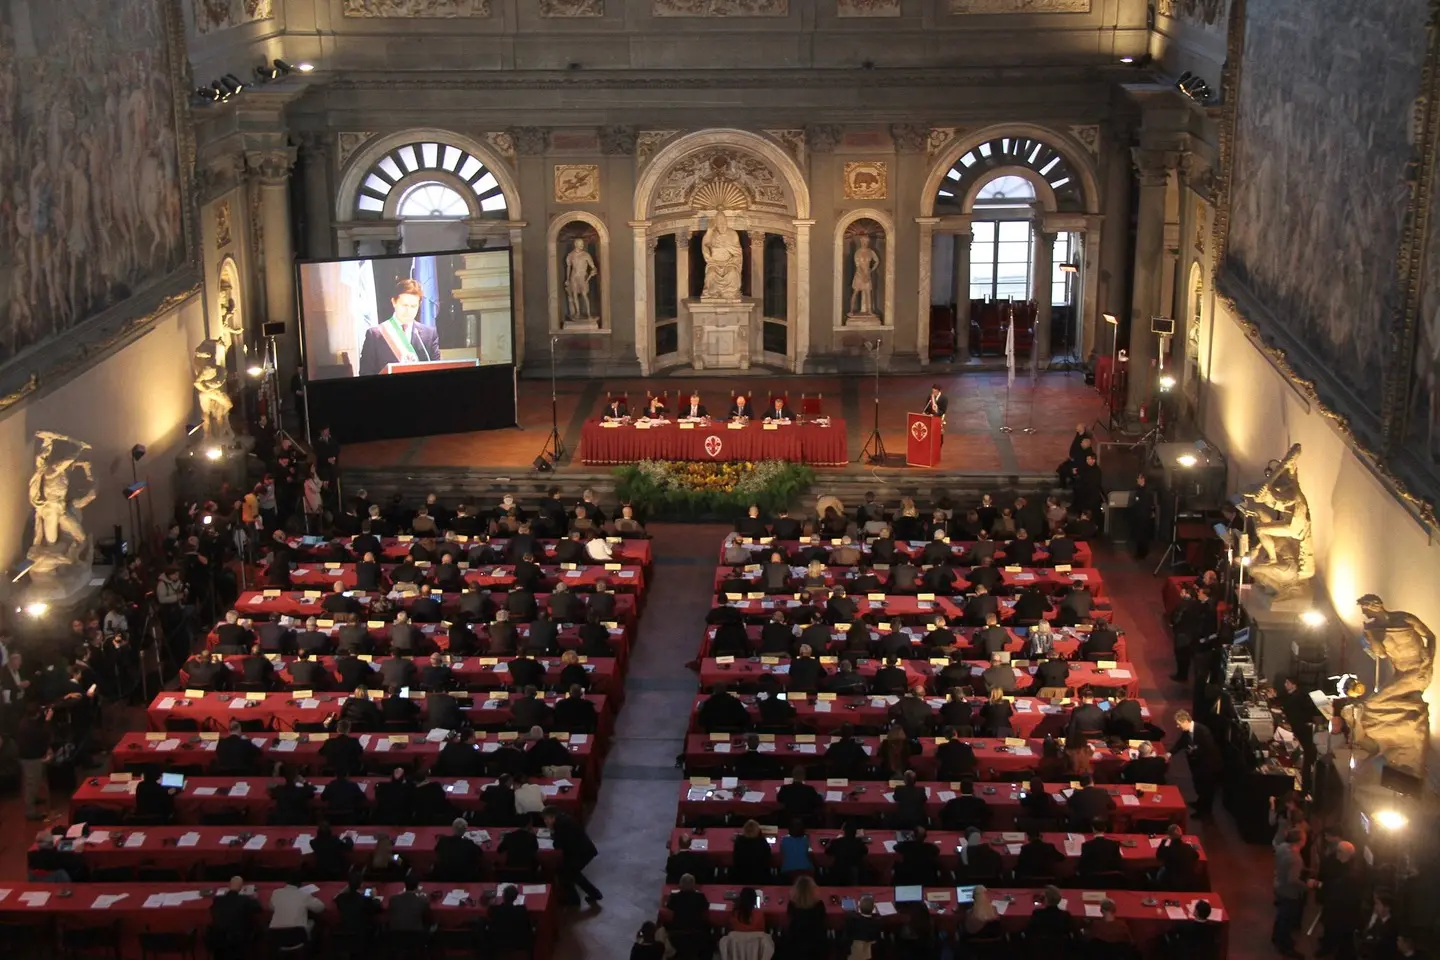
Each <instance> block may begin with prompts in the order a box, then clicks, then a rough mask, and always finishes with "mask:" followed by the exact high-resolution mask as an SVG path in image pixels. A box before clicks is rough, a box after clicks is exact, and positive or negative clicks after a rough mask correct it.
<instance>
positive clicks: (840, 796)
mask: <svg viewBox="0 0 1440 960" xmlns="http://www.w3.org/2000/svg"><path fill="white" fill-rule="evenodd" d="M844 799H845V794H844V793H842V792H840V791H839V790H826V791H825V802H826V803H839V802H840V801H841V800H844Z"/></svg>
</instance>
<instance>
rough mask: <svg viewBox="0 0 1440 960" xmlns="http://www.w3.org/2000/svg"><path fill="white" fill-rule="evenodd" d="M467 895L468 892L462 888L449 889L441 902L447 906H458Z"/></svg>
mask: <svg viewBox="0 0 1440 960" xmlns="http://www.w3.org/2000/svg"><path fill="white" fill-rule="evenodd" d="M467 896H468V894H467V893H466V892H465V891H464V890H450V891H448V892H447V893H446V894H445V899H444V900H443V901H441V902H442V904H443V905H444V906H447V907H458V906H460V904H461V903H463V902H464V900H465V898H466V897H467Z"/></svg>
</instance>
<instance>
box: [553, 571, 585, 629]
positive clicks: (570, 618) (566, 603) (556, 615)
mask: <svg viewBox="0 0 1440 960" xmlns="http://www.w3.org/2000/svg"><path fill="white" fill-rule="evenodd" d="M549 607H550V617H551V619H553V620H555V621H556V622H558V623H579V622H580V621H581V620H584V619H585V605H584V604H583V603H582V602H581V601H580V598H579V597H578V596H577V595H575V594H574V593H571V592H570V588H569V587H567V586H566V585H565V583H564V582H563V581H562V582H561V583H557V584H555V589H554V591H553V592H551V594H550V601H549Z"/></svg>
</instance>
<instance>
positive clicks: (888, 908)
mask: <svg viewBox="0 0 1440 960" xmlns="http://www.w3.org/2000/svg"><path fill="white" fill-rule="evenodd" d="M875 912H876V913H878V914H880V916H882V917H893V916H895V904H893V903H891V902H889V901H888V900H887V901H884V902H882V903H877V904H875Z"/></svg>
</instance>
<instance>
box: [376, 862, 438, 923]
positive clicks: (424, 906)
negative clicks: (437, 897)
mask: <svg viewBox="0 0 1440 960" xmlns="http://www.w3.org/2000/svg"><path fill="white" fill-rule="evenodd" d="M386 914H387V917H388V926H389V927H390V932H391V933H402V934H417V935H423V934H428V933H429V932H430V931H431V930H433V929H435V924H434V922H433V919H432V917H431V911H430V898H429V897H428V896H426V895H425V894H424V893H422V892H421V890H420V878H419V877H417V876H416V875H415V874H414V873H413V872H412V873H407V874H406V875H405V890H404V891H403V892H401V893H397V894H395V896H393V897H391V898H390V906H389V908H388V909H387V910H386Z"/></svg>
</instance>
